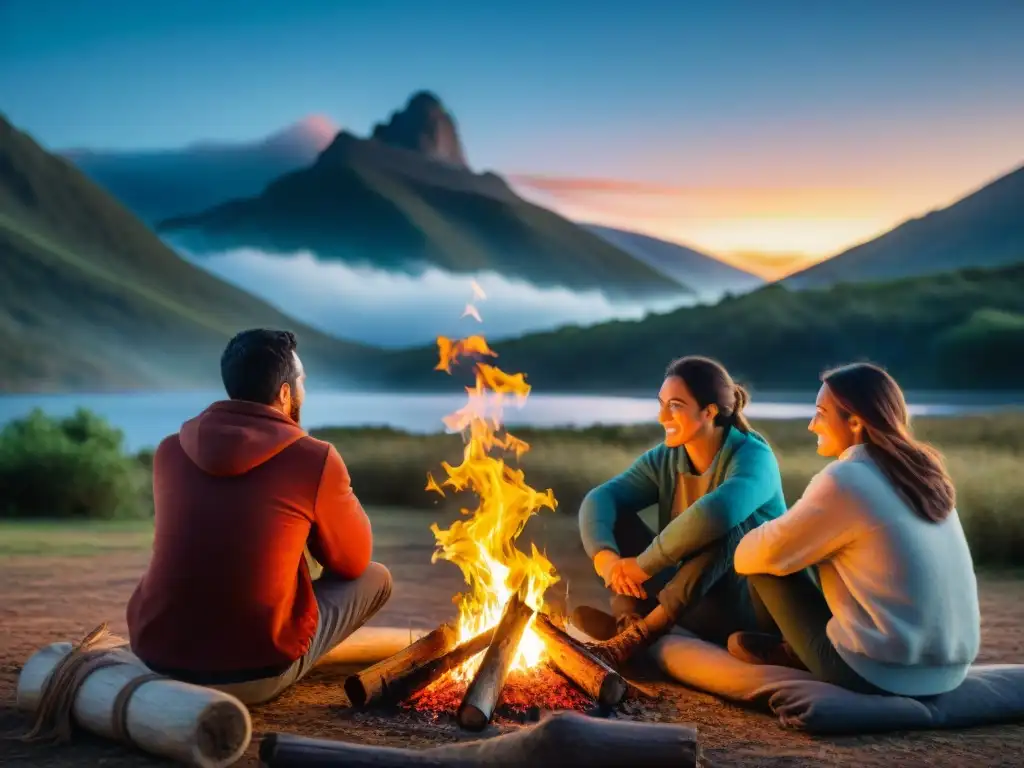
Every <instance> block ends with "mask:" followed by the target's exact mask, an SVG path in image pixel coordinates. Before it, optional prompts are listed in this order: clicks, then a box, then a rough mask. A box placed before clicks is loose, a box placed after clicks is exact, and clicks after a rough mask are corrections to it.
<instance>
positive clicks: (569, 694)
mask: <svg viewBox="0 0 1024 768" xmlns="http://www.w3.org/2000/svg"><path fill="white" fill-rule="evenodd" d="M466 686H467V683H466V682H464V681H460V680H455V679H453V678H452V677H451V676H450V675H447V676H445V677H442V678H441V679H440V680H438V681H437V682H436V683H434V684H433V685H431V686H429V687H427V688H424V689H423V690H422V691H418V692H417V693H416V694H414V695H413V696H410V697H409V698H408V699H407V700H406V701H405V702H403V703H402V707H403V708H405V709H407V710H413V711H416V712H431V713H434V714H445V715H454V714H455V713H456V711H457V710H458V708H459V704H460V702H461V701H462V697H463V696H464V695H465V693H466ZM541 705H542V706H543V707H544V708H545V709H550V710H558V709H575V710H577V711H585V710H588V709H592V708H593V706H594V702H592V701H591V700H590V699H589V698H588V697H587V695H586V694H585V693H583V692H582V691H580V690H578V689H577V688H575V687H574V686H573V685H572V684H571V683H569V682H568V681H567V680H566V679H565V678H564V677H562V676H561V675H559V674H558V673H557V672H554V671H552V670H550V669H547V668H545V667H539V668H537V669H532V670H530V671H529V672H513V673H512V674H510V675H509V676H508V680H507V681H505V687H504V688H502V691H501V700H500V704H499V705H498V710H497V713H496V714H498V715H499V716H503V717H507V718H509V719H512V720H516V719H522V718H523V717H524V716H526V715H528V714H529V713H530V711H531V710H533V709H536V708H537V707H538V706H541Z"/></svg>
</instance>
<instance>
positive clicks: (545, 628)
mask: <svg viewBox="0 0 1024 768" xmlns="http://www.w3.org/2000/svg"><path fill="white" fill-rule="evenodd" d="M533 628H534V630H535V631H536V632H537V634H538V635H539V636H540V638H541V640H543V641H544V650H545V651H547V655H548V660H549V661H550V662H551V664H552V665H553V666H554V667H555V669H557V670H558V671H559V672H561V673H562V674H563V675H565V676H566V677H567V678H569V679H570V680H572V681H573V682H574V683H576V685H578V686H579V687H580V688H581V689H582V690H583V691H584V692H585V693H587V694H588V695H590V697H591V698H593V699H596V700H597V703H598V704H600V705H601V706H603V707H614V706H615V705H616V704H618V703H619V702H620V701H622V699H623V698H624V697H625V695H626V691H627V685H626V681H625V680H623V679H622V675H620V674H619V673H618V672H616V671H615V670H614V669H612V668H611V667H609V666H608V665H607V664H605V663H604V662H603V661H601V660H600V659H599V658H597V657H596V656H594V654H592V653H590V651H588V650H587V649H586V648H584V647H583V646H581V645H580V644H579V643H577V642H576V641H575V640H573V639H572V638H571V637H569V635H567V634H566V633H565V632H563V631H562V630H561V629H559V628H558V627H556V626H555V625H554V624H553V623H552V622H551V619H549V618H548V617H547V616H545V615H544V614H540V615H538V616H537V618H536V619H534V621H533Z"/></svg>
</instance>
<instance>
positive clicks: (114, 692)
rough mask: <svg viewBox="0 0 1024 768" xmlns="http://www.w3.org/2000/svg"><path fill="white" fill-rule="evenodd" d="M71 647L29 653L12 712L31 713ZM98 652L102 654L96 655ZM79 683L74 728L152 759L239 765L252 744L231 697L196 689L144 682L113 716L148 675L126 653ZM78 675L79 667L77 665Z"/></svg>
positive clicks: (114, 654) (212, 766)
mask: <svg viewBox="0 0 1024 768" xmlns="http://www.w3.org/2000/svg"><path fill="white" fill-rule="evenodd" d="M74 648H75V646H73V645H72V644H71V643H54V644H52V645H49V646H46V647H45V648H42V649H41V650H39V651H37V652H36V653H35V654H33V655H32V656H31V657H30V658H29V659H28V661H26V662H25V666H24V667H23V668H22V670H21V674H20V675H19V677H18V690H17V701H18V708H19V709H20V710H22V711H24V712H28V713H32V714H37V709H38V708H39V704H40V702H41V699H42V693H43V687H44V685H45V684H46V682H47V680H48V678H49V676H50V673H51V672H53V671H54V669H55V668H56V667H57V665H58V664H59V663H60V662H61V660H62V659H64V658H65V657H67V656H68V655H69V654H71V652H72V650H73V649H74ZM99 651H100V653H103V649H99ZM91 661H101V663H103V664H106V666H99V665H98V664H96V665H95V668H94V669H93V670H92V671H88V670H86V671H88V675H87V676H86V677H85V678H84V680H83V681H82V683H81V685H80V686H79V687H78V689H77V692H74V691H72V690H71V689H68V694H69V696H73V699H71V700H70V702H69V703H70V716H71V719H72V720H73V722H74V723H75V724H77V725H78V726H79V727H80V728H83V729H85V730H87V731H89V732H91V733H94V734H96V735H98V736H104V737H107V738H111V739H120V740H123V741H128V742H130V743H131V744H134V745H135V746H137V747H138V748H139V749H142V750H143V751H145V752H149V753H152V754H154V755H160V756H162V757H168V758H171V759H173V760H177V761H179V762H182V763H186V764H189V765H197V766H202V767H203V768H220V766H227V765H231V764H232V763H234V762H235V761H237V760H238V759H239V758H240V757H241V756H242V753H244V752H245V750H246V748H247V747H248V746H249V740H250V739H251V738H252V721H251V720H250V718H249V710H248V709H246V707H245V705H244V704H242V702H240V701H239V700H238V699H236V698H235V697H234V696H230V695H228V694H226V693H222V692H220V691H215V690H212V689H210V688H203V687H201V686H198V685H190V684H188V683H181V682H177V681H174V680H167V679H147V680H146V682H143V683H141V684H140V685H138V687H137V689H136V690H135V691H134V692H132V693H131V697H130V698H129V699H128V700H127V704H126V705H124V704H122V706H123V718H116V717H115V714H116V713H115V701H116V700H117V698H118V694H120V693H121V692H122V691H125V689H126V688H128V687H129V686H133V685H134V683H133V681H135V680H136V679H137V678H140V677H141V676H144V675H145V676H147V677H148V678H151V677H152V673H150V671H149V670H148V669H147V668H146V667H145V666H144V665H143V664H142V662H141V661H139V660H138V659H137V658H136V657H135V656H134V655H133V654H131V653H130V652H129V651H127V650H126V649H124V650H122V649H118V650H113V651H109V652H106V653H105V655H104V658H102V659H96V658H95V655H94V656H93V657H92V659H91ZM83 668H84V665H83Z"/></svg>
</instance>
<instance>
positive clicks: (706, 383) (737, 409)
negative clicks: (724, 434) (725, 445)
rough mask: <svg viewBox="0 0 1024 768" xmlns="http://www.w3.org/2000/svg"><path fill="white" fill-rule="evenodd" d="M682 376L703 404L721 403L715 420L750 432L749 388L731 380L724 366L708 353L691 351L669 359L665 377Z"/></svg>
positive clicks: (697, 399)
mask: <svg viewBox="0 0 1024 768" xmlns="http://www.w3.org/2000/svg"><path fill="white" fill-rule="evenodd" d="M670 377H674V378H677V379H682V380H683V383H684V384H686V388H687V389H688V390H690V394H691V395H693V397H694V399H695V400H696V401H697V405H698V406H700V407H701V408H706V407H707V406H709V405H711V404H712V403H714V404H715V405H717V406H718V415H717V416H716V417H715V424H716V425H717V426H720V427H724V426H730V427H736V428H737V429H738V430H740V431H741V432H749V431H750V429H751V427H750V422H749V421H747V417H746V416H744V415H743V409H744V408H746V407H747V403H749V402H750V395H749V394H747V390H745V389H744V388H743V387H741V386H740V385H739V384H737V383H736V382H734V381H733V380H732V376H730V375H729V372H728V371H727V370H725V366H723V365H722V364H721V363H719V362H717V361H716V360H711V359H710V358H707V357H699V356H696V355H691V356H689V357H680V358H679V359H678V360H673V361H672V362H671V363H669V366H668V368H667V369H666V371H665V378H670Z"/></svg>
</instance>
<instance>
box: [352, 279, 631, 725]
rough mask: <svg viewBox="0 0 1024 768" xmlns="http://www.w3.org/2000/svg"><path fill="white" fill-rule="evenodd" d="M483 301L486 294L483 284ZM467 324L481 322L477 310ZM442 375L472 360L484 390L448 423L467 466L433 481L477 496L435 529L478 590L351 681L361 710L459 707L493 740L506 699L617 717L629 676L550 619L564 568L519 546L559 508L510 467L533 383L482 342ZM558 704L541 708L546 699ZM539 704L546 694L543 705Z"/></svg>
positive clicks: (463, 343) (443, 348) (465, 343)
mask: <svg viewBox="0 0 1024 768" xmlns="http://www.w3.org/2000/svg"><path fill="white" fill-rule="evenodd" d="M473 289H474V294H475V296H476V297H477V298H485V297H484V294H483V291H482V290H480V288H479V286H478V285H476V283H474V284H473ZM464 315H468V316H472V317H474V318H475V319H477V320H480V315H479V312H478V311H477V309H476V307H475V306H474V305H473V304H469V305H468V306H467V307H466V312H465V313H464ZM437 346H438V353H439V361H438V364H437V366H436V367H435V370H438V371H443V372H445V373H449V374H450V373H451V372H452V367H453V366H454V365H457V364H459V363H460V362H467V361H470V360H471V361H472V365H473V370H474V376H475V384H474V385H473V386H469V387H466V393H467V395H468V398H467V402H466V404H465V406H463V407H462V408H460V409H459V410H458V411H456V412H455V413H453V414H451V415H449V416H447V417H445V419H444V423H445V425H446V426H447V427H448V429H449V431H451V432H459V433H461V434H462V435H463V437H464V439H465V442H466V445H465V449H464V452H463V460H462V463H460V464H459V465H457V466H453V465H451V464H448V463H447V462H442V464H441V467H442V469H443V470H444V472H445V474H446V475H447V477H446V478H445V479H444V480H443V481H442V482H440V483H439V482H438V481H437V480H436V479H435V477H434V475H433V474H431V473H428V474H427V485H426V491H428V492H432V493H437V494H440V495H441V496H442V497H444V496H446V489H447V492H454V493H459V492H463V491H468V492H470V493H472V494H474V495H475V497H476V500H477V506H476V508H475V509H468V508H464V509H462V510H461V511H462V515H463V517H462V518H461V519H459V520H456V521H455V522H454V523H453V524H452V525H451V526H450V527H449V528H448V529H446V530H442V529H441V528H440V527H439V526H438V525H437V524H436V523H434V524H433V525H432V526H431V530H432V531H433V533H434V537H435V539H436V542H437V548H436V550H435V552H434V555H433V558H432V562H435V563H436V562H437V560H439V559H443V560H447V561H449V562H451V563H454V564H455V565H457V566H458V567H459V568H460V569H461V571H462V574H463V576H464V577H465V580H466V584H467V585H468V587H469V589H468V590H467V591H466V592H465V593H463V594H461V595H458V596H457V602H458V607H459V610H458V617H457V619H456V620H455V621H453V622H451V623H448V624H444V625H442V626H440V627H438V628H437V629H435V630H434V631H432V632H430V633H429V634H427V635H425V636H423V637H422V638H420V639H419V640H417V641H416V642H414V643H412V644H411V645H409V646H408V647H407V648H405V649H403V650H402V651H400V652H399V653H397V654H395V655H394V656H392V657H390V658H388V659H385V660H383V661H381V662H379V663H377V664H375V665H373V666H372V667H369V668H368V669H365V670H363V671H362V672H360V673H358V674H356V675H353V676H351V677H349V678H348V679H347V680H346V681H345V690H346V692H347V693H348V696H349V699H350V700H351V702H352V703H353V704H354V705H356V706H367V705H369V704H372V703H378V702H380V703H383V702H389V703H403V702H405V703H407V704H408V705H411V706H412V707H413V708H416V709H420V710H423V709H432V710H435V711H437V710H447V709H450V708H452V704H453V703H454V700H455V699H457V700H458V704H457V706H455V707H454V709H455V711H456V716H457V719H458V722H459V724H460V725H461V726H462V727H463V728H465V729H468V730H481V729H483V728H484V727H485V726H486V725H487V724H488V723H489V722H490V721H491V718H492V716H493V715H494V713H495V710H496V708H497V707H498V705H499V703H500V702H502V700H503V693H504V694H505V696H504V699H505V703H506V704H510V705H511V708H512V709H515V710H519V711H522V710H524V709H529V708H530V707H536V706H540V705H544V704H548V703H554V704H555V705H556V706H555V707H553V708H562V709H583V708H586V706H587V705H588V704H589V705H593V704H594V703H596V704H598V705H599V706H601V707H605V708H608V707H612V706H614V705H616V704H618V703H619V702H620V701H621V700H622V699H623V697H624V696H625V694H626V688H627V686H626V683H625V681H624V680H623V679H622V677H621V676H620V675H619V674H618V673H617V672H615V671H614V670H613V669H611V668H610V667H609V666H607V665H606V664H605V663H604V662H603V661H601V660H599V659H598V658H597V657H595V656H594V655H593V654H591V653H590V652H589V651H588V650H587V649H586V648H585V647H584V646H583V645H582V644H580V643H578V642H577V641H576V640H574V639H573V638H571V637H570V636H569V635H568V634H566V632H565V631H564V630H563V629H562V628H561V627H560V626H559V625H558V623H557V620H555V619H553V618H552V617H551V616H549V615H548V614H547V613H546V612H545V603H544V594H545V592H546V591H547V589H548V588H549V587H550V586H551V585H552V584H554V583H555V582H557V581H558V575H557V573H556V572H555V568H554V566H553V565H552V564H551V562H550V561H549V560H548V559H547V558H546V557H545V556H544V554H543V553H541V552H540V551H538V550H537V547H536V546H535V545H531V547H530V552H529V554H527V553H525V552H523V551H522V550H520V549H518V548H517V546H516V540H517V538H518V537H519V535H520V533H522V531H523V528H524V526H525V525H526V523H527V521H528V520H529V519H530V518H531V517H532V516H533V515H535V514H537V513H538V512H540V511H541V510H543V509H547V510H551V511H554V510H555V508H556V507H557V502H556V500H555V497H554V494H553V493H552V491H551V490H550V489H548V490H546V491H537V490H535V489H534V488H532V487H531V486H530V485H529V484H528V483H527V482H526V477H525V473H524V472H523V470H522V469H519V468H517V467H516V466H513V465H512V464H510V463H509V460H510V457H511V456H514V457H515V459H516V460H518V459H519V458H520V457H521V456H522V455H523V454H524V453H526V452H527V451H528V450H529V448H530V446H529V445H528V444H527V443H526V442H525V441H523V440H521V439H519V438H517V437H515V436H514V435H512V434H510V433H509V432H508V431H507V430H506V429H505V428H504V426H503V413H504V408H505V406H506V405H507V404H508V403H509V401H510V400H511V401H514V403H515V404H517V405H519V406H521V405H522V404H523V403H524V402H525V401H526V398H527V397H528V395H529V393H530V385H529V384H527V383H526V377H525V375H524V374H522V373H516V374H508V373H506V372H504V371H502V370H501V369H500V368H498V367H496V366H494V365H492V364H491V363H489V362H487V360H488V359H492V358H496V357H497V354H496V353H495V352H494V351H493V350H491V348H490V347H489V346H488V344H487V341H486V339H485V338H484V337H483V336H482V335H471V336H468V337H467V338H463V339H458V340H452V339H448V338H445V337H440V338H438V340H437ZM545 692H549V693H551V694H552V696H551V698H553V699H555V701H554V702H547V701H538V699H540V698H542V697H544V693H545ZM538 694H539V695H538Z"/></svg>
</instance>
